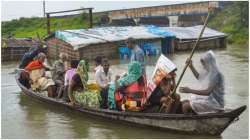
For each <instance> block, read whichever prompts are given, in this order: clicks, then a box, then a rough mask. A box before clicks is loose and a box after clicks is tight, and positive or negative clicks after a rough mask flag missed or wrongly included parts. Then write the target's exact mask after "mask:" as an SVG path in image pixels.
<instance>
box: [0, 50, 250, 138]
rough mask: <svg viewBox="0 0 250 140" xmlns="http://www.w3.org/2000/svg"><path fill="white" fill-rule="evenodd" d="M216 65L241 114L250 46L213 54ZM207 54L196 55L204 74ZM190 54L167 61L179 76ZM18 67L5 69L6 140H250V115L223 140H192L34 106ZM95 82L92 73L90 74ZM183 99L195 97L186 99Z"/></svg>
mask: <svg viewBox="0 0 250 140" xmlns="http://www.w3.org/2000/svg"><path fill="white" fill-rule="evenodd" d="M214 52H215V54H216V58H217V63H218V65H219V68H220V70H221V72H222V73H223V74H224V76H225V92H226V94H225V102H226V107H227V108H237V107H239V106H241V105H248V104H249V94H248V93H249V92H248V91H249V87H248V77H249V76H248V71H249V69H248V61H249V54H248V46H247V47H243V46H229V45H228V47H227V49H223V50H214ZM203 53H204V51H199V52H196V53H195V55H194V57H193V63H194V65H195V66H196V67H197V69H199V68H201V65H200V63H199V58H200V57H201V56H202V54H203ZM188 55H189V53H188V52H185V53H176V54H174V55H172V56H168V57H169V58H170V59H171V60H172V61H173V62H174V63H175V64H176V65H177V68H178V71H177V78H178V76H179V75H180V73H181V71H182V69H183V67H184V63H185V60H186V58H187V57H188ZM156 60H157V58H152V57H151V58H147V68H146V70H147V75H148V77H151V75H150V74H152V71H153V69H154V65H155V62H156ZM17 65H18V63H17V62H14V63H7V64H6V63H2V68H1V76H2V78H1V82H2V84H1V101H2V102H1V107H2V108H1V110H2V112H1V114H2V125H1V131H2V138H65V139H67V138H127V139H130V138H150V139H151V138H163V139H165V138H172V139H174V138H227V139H228V138H245V139H246V138H248V137H249V134H248V132H249V120H248V119H249V117H248V115H249V113H248V112H249V111H248V109H247V110H246V111H245V112H243V114H241V116H240V118H239V121H237V122H236V123H233V124H231V125H230V126H229V127H228V128H227V129H226V130H225V131H224V132H223V133H222V134H221V136H207V135H188V134H183V133H174V132H168V131H162V130H161V131H160V130H155V129H150V128H143V127H135V126H131V125H128V124H121V123H119V122H113V121H112V120H108V119H100V118H95V117H93V116H88V115H84V114H80V113H77V112H74V111H71V110H67V109H63V108H57V107H55V106H53V105H47V104H46V103H42V102H38V101H36V100H32V99H31V98H30V97H27V96H25V95H23V94H21V90H20V88H19V87H18V86H17V85H16V82H15V79H14V74H11V73H12V72H13V71H14V69H15V68H16V67H17ZM111 68H112V70H113V71H114V73H115V74H120V73H121V72H125V71H126V69H127V62H126V61H119V60H115V61H112V66H111ZM90 77H91V79H90V80H91V81H92V80H93V73H91V74H90ZM196 84H197V81H196V80H195V78H194V76H193V75H192V73H191V72H190V70H187V72H186V73H185V75H184V77H183V80H182V82H181V86H191V85H196ZM181 97H182V99H183V100H184V99H188V98H190V95H183V94H181Z"/></svg>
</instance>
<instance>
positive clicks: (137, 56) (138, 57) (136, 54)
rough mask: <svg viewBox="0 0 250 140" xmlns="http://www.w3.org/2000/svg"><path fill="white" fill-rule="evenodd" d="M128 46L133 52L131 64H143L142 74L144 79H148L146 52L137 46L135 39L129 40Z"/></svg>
mask: <svg viewBox="0 0 250 140" xmlns="http://www.w3.org/2000/svg"><path fill="white" fill-rule="evenodd" d="M127 46H128V48H129V49H130V50H131V51H132V55H131V62H132V61H138V62H139V63H140V64H141V69H142V74H143V75H144V78H146V67H145V62H144V56H145V54H144V52H143V50H142V49H141V48H140V47H139V46H138V45H136V44H135V40H134V39H133V38H128V40H127Z"/></svg>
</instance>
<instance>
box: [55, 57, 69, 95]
mask: <svg viewBox="0 0 250 140" xmlns="http://www.w3.org/2000/svg"><path fill="white" fill-rule="evenodd" d="M67 60H68V56H67V54H65V53H60V54H59V60H57V61H55V63H54V66H53V74H52V79H53V80H54V82H55V84H56V88H57V91H56V92H57V94H58V96H57V98H60V97H61V96H62V94H63V88H64V79H65V78H64V75H65V72H66V71H67V69H65V68H66V61H67Z"/></svg>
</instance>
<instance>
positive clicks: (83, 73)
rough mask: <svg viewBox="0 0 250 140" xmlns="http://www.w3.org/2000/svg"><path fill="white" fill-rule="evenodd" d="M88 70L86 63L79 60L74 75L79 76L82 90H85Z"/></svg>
mask: <svg viewBox="0 0 250 140" xmlns="http://www.w3.org/2000/svg"><path fill="white" fill-rule="evenodd" d="M88 70H89V66H88V64H87V63H86V61H85V60H81V61H80V62H79V64H78V66H77V68H76V73H77V74H78V75H79V76H80V78H81V81H82V85H83V87H84V89H86V85H87V81H88V79H89V77H88Z"/></svg>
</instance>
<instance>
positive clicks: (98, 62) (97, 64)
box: [94, 56, 102, 73]
mask: <svg viewBox="0 0 250 140" xmlns="http://www.w3.org/2000/svg"><path fill="white" fill-rule="evenodd" d="M101 68H102V57H101V56H97V57H96V58H95V68H94V72H95V73H96V72H97V71H98V70H99V69H101Z"/></svg>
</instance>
